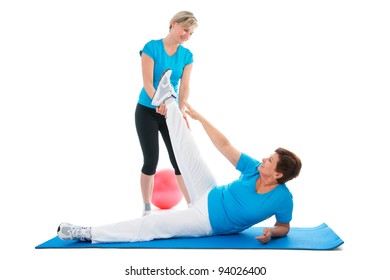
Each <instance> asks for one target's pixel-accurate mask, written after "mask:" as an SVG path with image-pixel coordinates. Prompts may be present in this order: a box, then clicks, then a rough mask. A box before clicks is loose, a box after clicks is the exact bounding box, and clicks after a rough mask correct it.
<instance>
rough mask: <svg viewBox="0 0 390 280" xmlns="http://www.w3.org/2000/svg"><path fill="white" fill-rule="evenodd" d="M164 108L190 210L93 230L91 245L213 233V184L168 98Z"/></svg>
mask: <svg viewBox="0 0 390 280" xmlns="http://www.w3.org/2000/svg"><path fill="white" fill-rule="evenodd" d="M166 106H167V108H168V114H167V119H166V120H167V126H168V129H169V136H170V138H171V142H172V146H173V150H174V153H175V157H176V161H177V163H178V165H179V168H180V172H181V174H182V176H183V180H184V182H185V184H186V187H187V190H188V193H189V195H190V198H191V203H192V207H191V208H188V209H185V210H175V211H173V210H164V211H163V212H161V213H157V214H151V215H148V216H145V217H142V218H137V219H133V220H128V221H124V222H119V223H114V224H109V225H104V226H98V227H92V242H93V243H100V242H105V243H108V242H135V241H149V240H153V239H160V238H171V237H199V236H208V235H212V234H213V231H212V228H211V225H210V220H209V215H208V201H207V197H208V193H209V191H210V189H211V188H212V187H214V186H215V185H216V181H215V179H214V176H213V175H212V173H211V172H210V169H209V168H208V166H207V164H206V163H205V162H204V160H203V158H202V156H201V154H200V152H199V149H198V147H197V145H196V143H195V141H194V139H193V137H192V134H191V132H190V131H189V129H188V127H187V125H186V122H185V120H184V118H183V116H182V113H181V112H180V109H179V107H178V105H177V103H176V102H175V101H174V100H173V99H169V100H167V101H166Z"/></svg>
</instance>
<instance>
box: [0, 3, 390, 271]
mask: <svg viewBox="0 0 390 280" xmlns="http://www.w3.org/2000/svg"><path fill="white" fill-rule="evenodd" d="M386 2H387V1H375V0H370V1H343V0H338V1H249V0H242V1H226V0H225V1H208V2H207V3H206V2H204V3H203V2H202V1H183V0H182V1H171V0H165V1H151V0H146V1H116V0H111V1H86V0H79V1H2V2H1V4H0V40H1V43H0V79H1V80H0V93H1V97H0V133H1V138H0V142H1V143H0V144H1V145H0V184H1V204H0V207H1V208H0V210H1V212H0V213H1V231H0V232H1V233H0V234H1V249H0V254H1V256H2V260H3V261H2V266H1V267H2V268H1V269H0V275H2V277H1V278H2V279H23V278H26V277H32V278H34V279H35V278H37V277H39V278H43V279H81V278H82V277H84V278H87V277H88V279H127V278H129V276H125V273H124V271H125V269H126V268H128V267H130V266H131V265H132V266H133V267H142V266H148V267H153V268H162V267H165V266H168V267H171V268H175V267H179V266H180V265H183V266H184V267H185V268H187V269H189V268H209V269H218V267H219V266H248V267H250V266H265V267H266V268H267V275H266V276H264V277H263V278H264V279H282V277H294V278H300V279H314V278H315V279H330V277H337V278H339V277H340V278H341V277H348V279H350V278H353V277H355V276H361V277H363V278H368V277H372V278H375V279H379V278H380V279H385V278H386V275H387V277H388V275H389V272H388V269H387V267H386V266H385V265H386V263H385V261H384V258H386V256H387V254H388V250H389V246H388V241H387V239H388V237H387V235H388V221H387V216H388V215H386V214H387V213H389V207H388V199H386V198H387V196H388V187H389V184H388V177H387V176H388V170H387V169H388V158H389V152H388V141H389V140H390V139H389V136H388V130H389V129H388V127H389V124H388V119H389V117H390V116H389V113H388V104H389V102H388V101H387V98H386V96H387V95H388V94H389V93H390V90H389V89H390V87H389V77H390V69H389V65H390V55H389V49H390V42H389V26H390V20H389V14H390V10H389V7H388V6H387V5H386V4H385V3H386ZM184 9H186V10H190V11H192V12H194V13H195V15H196V17H197V18H198V21H199V28H198V29H196V31H195V34H194V35H193V37H192V38H191V40H190V41H189V42H187V43H186V44H185V46H186V47H188V48H190V49H191V51H192V52H193V53H194V60H195V62H194V67H193V75H192V80H191V97H190V103H191V104H192V105H193V106H194V107H195V108H196V109H198V110H199V111H201V112H202V113H203V114H204V115H205V116H207V117H208V118H209V119H210V120H211V121H212V122H213V123H214V124H215V125H216V126H217V127H218V128H220V130H222V131H223V132H224V133H225V134H226V135H227V136H228V137H229V138H230V139H231V141H232V142H233V143H234V144H235V145H236V147H237V148H239V149H241V150H242V151H244V152H246V153H248V154H250V155H252V156H254V157H257V158H259V159H261V157H263V156H268V155H269V154H270V153H271V152H272V151H273V150H274V149H275V148H277V147H279V146H282V147H285V148H288V149H291V150H292V151H295V152H296V153H297V154H298V155H299V156H300V157H301V158H302V161H303V169H302V172H301V175H300V177H299V178H297V179H296V180H294V181H292V182H291V183H290V184H289V187H290V190H291V191H292V192H293V194H294V201H295V211H294V219H293V221H292V223H291V225H292V226H294V227H306V226H316V225H319V224H321V223H323V222H325V223H327V224H328V225H329V226H330V227H332V228H333V229H334V230H335V232H336V233H337V234H338V235H339V236H340V237H341V238H342V239H343V240H344V241H345V244H344V245H343V246H342V247H341V248H340V249H338V250H334V251H324V252H322V251H319V252H318V251H278V250H255V251H251V250H211V251H208V250H108V249H107V250H99V249H93V250H36V249H34V247H35V246H37V245H39V244H41V243H43V242H44V241H46V240H48V239H50V238H52V237H54V236H55V234H56V227H57V225H58V224H59V223H60V222H63V221H68V222H71V223H75V224H81V225H92V226H93V225H100V224H105V223H111V222H116V221H121V220H126V219H129V218H134V217H138V216H140V214H141V210H142V203H141V193H140V188H139V170H140V168H141V163H142V155H141V151H140V147H139V144H138V138H137V135H136V131H135V125H134V109H135V105H136V102H137V98H138V94H139V91H140V90H141V87H142V78H141V65H140V57H139V50H140V49H142V47H143V45H144V44H145V43H146V42H147V41H149V40H150V39H159V38H162V37H164V36H166V34H167V33H168V24H169V21H170V19H171V17H172V16H173V15H174V14H175V13H176V12H178V11H180V10H184ZM191 125H192V129H193V133H194V135H195V137H196V138H197V140H198V144H199V146H200V148H201V149H202V150H203V151H204V155H205V157H206V158H207V160H208V161H209V162H210V165H211V166H212V168H213V169H214V171H215V174H216V177H217V178H218V180H219V181H220V182H221V183H224V182H227V181H229V180H230V179H232V178H234V177H235V176H236V175H237V173H236V171H235V170H234V169H233V168H231V167H230V166H229V164H228V163H227V162H226V160H224V159H223V158H221V156H220V155H219V154H217V153H216V152H215V151H214V150H213V149H212V146H211V144H210V142H209V141H208V139H207V138H206V137H205V135H204V134H203V132H202V130H201V128H200V127H199V125H198V124H197V123H195V122H191ZM161 147H162V149H161V159H160V164H159V168H165V167H169V163H168V160H167V154H166V150H165V148H164V146H163V145H162V146H161ZM181 207H185V205H184V203H181V204H180V205H178V206H177V208H181ZM273 222H274V221H273V220H270V221H267V222H264V223H263V224H262V225H269V224H272V223H273ZM3 275H4V276H3ZM5 276H7V278H5ZM225 277H227V276H224V277H222V276H218V275H214V276H208V277H200V278H203V279H224V278H225ZM241 277H242V278H243V279H251V278H255V277H254V276H253V277H251V276H241ZM177 278H179V277H177ZM230 278H232V277H228V279H230ZM233 278H234V277H233ZM237 278H238V277H237ZM256 278H258V276H257V277H256ZM137 279H168V277H162V276H160V277H153V278H152V277H146V276H144V277H139V278H137ZM169 279H172V277H171V278H169Z"/></svg>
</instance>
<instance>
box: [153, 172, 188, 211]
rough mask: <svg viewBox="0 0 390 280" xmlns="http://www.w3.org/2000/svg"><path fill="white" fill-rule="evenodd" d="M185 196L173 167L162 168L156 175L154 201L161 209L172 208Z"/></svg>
mask: <svg viewBox="0 0 390 280" xmlns="http://www.w3.org/2000/svg"><path fill="white" fill-rule="evenodd" d="M182 198H183V194H182V192H181V190H180V188H179V184H178V183H177V180H176V176H175V172H174V171H173V169H162V170H159V171H157V172H156V174H155V175H154V187H153V194H152V203H153V205H155V206H156V207H158V208H160V209H170V208H172V207H174V206H176V205H177V204H178V203H179V202H180V201H181V200H182Z"/></svg>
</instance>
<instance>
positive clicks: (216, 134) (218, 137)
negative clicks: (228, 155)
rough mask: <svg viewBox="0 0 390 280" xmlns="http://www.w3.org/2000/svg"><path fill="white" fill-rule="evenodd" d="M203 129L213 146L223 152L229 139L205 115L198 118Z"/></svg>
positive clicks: (228, 143)
mask: <svg viewBox="0 0 390 280" xmlns="http://www.w3.org/2000/svg"><path fill="white" fill-rule="evenodd" d="M199 121H200V123H201V124H202V126H203V128H204V130H205V131H206V133H207V135H208V137H209V138H210V140H211V142H212V143H213V144H214V146H215V147H216V148H217V149H218V150H219V151H220V152H221V153H224V147H227V146H229V145H230V142H229V140H228V139H227V138H226V136H225V135H223V134H222V133H221V132H220V131H219V130H218V129H217V128H216V127H214V126H213V125H212V124H211V123H210V122H209V121H208V120H207V119H206V118H205V117H203V116H202V117H201V118H200V119H199Z"/></svg>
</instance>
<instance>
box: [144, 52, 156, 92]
mask: <svg viewBox="0 0 390 280" xmlns="http://www.w3.org/2000/svg"><path fill="white" fill-rule="evenodd" d="M141 65H142V80H143V84H144V88H145V90H146V93H147V94H148V95H149V97H150V98H153V95H154V93H155V91H156V89H155V88H154V86H153V70H154V61H153V59H152V58H151V57H150V56H148V55H147V54H145V53H142V56H141Z"/></svg>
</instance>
